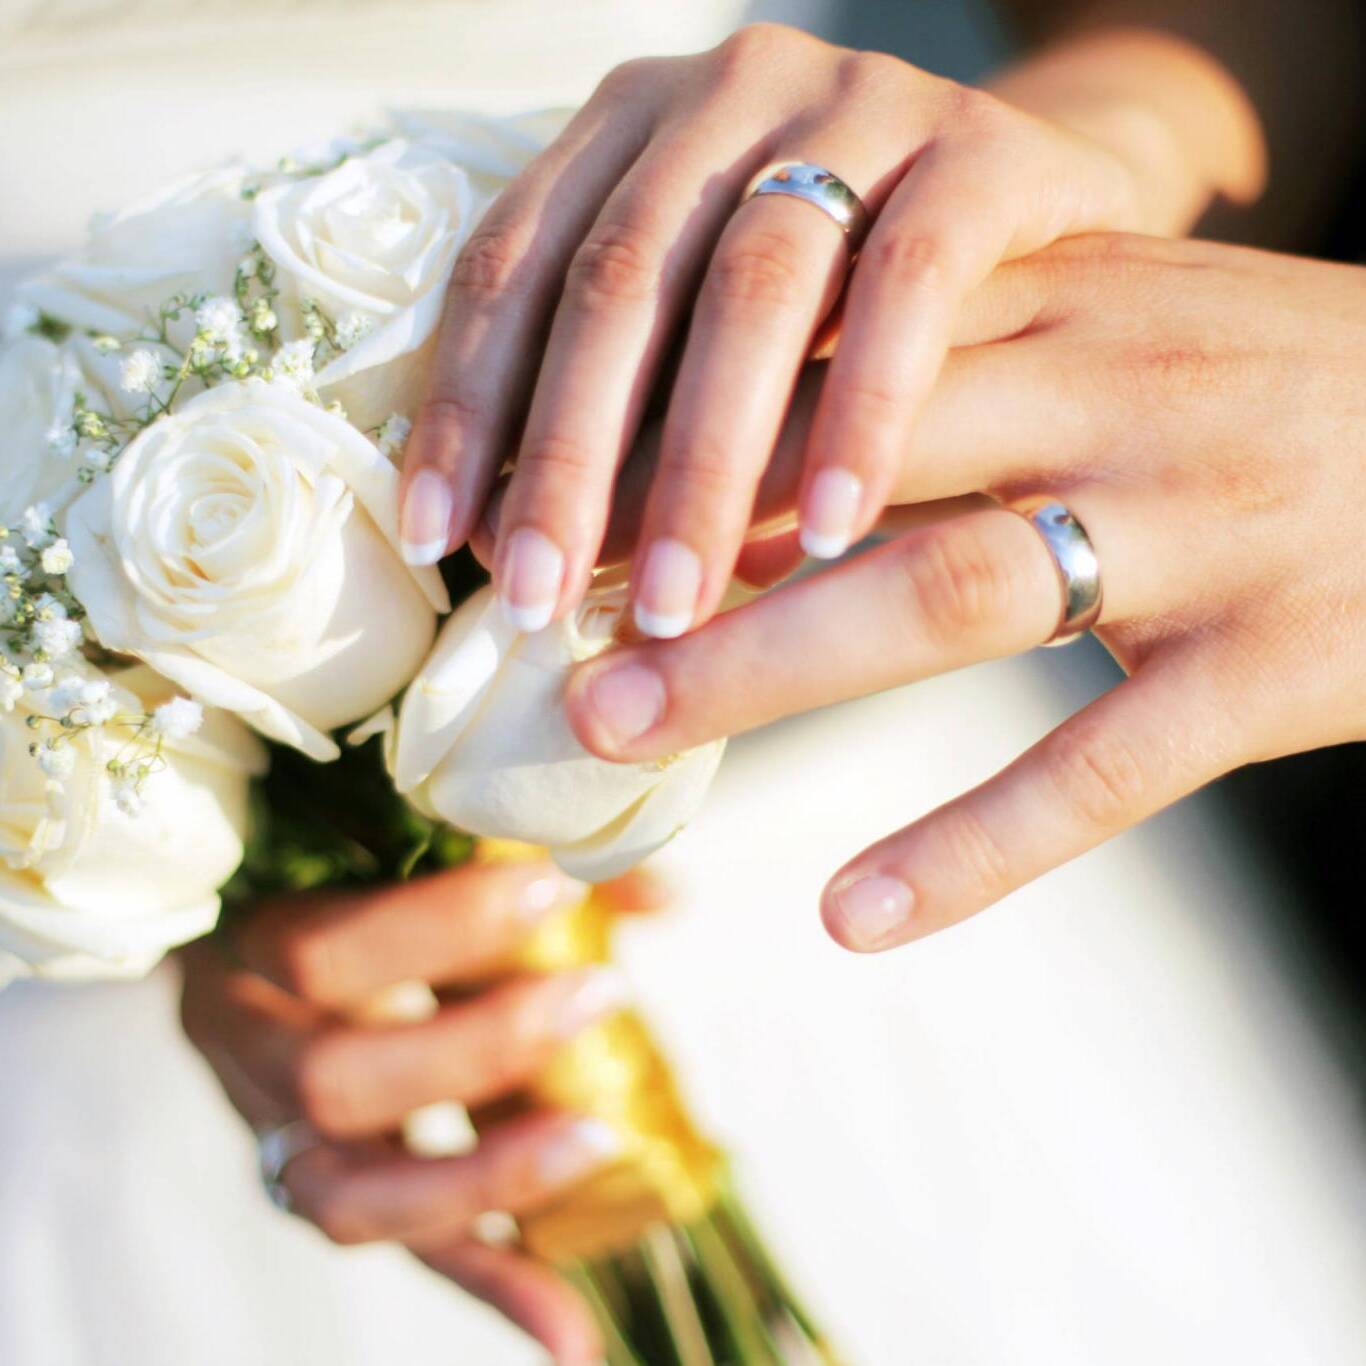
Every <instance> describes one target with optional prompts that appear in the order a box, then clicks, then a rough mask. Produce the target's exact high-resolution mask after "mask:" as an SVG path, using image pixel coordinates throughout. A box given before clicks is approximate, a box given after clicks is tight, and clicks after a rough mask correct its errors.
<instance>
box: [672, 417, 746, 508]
mask: <svg viewBox="0 0 1366 1366" xmlns="http://www.w3.org/2000/svg"><path fill="white" fill-rule="evenodd" d="M659 478H660V483H661V485H665V484H667V486H668V487H669V488H671V489H673V491H674V497H673V501H674V502H675V503H676V504H684V505H686V504H687V502H688V493H689V492H695V493H697V494H698V495H700V496H701V498H702V499H704V500H705V501H706V502H708V503H713V502H715V501H717V500H718V499H720V498H724V497H725V496H726V495H728V494H730V493H732V492H733V491H734V490H735V487H736V485H737V483H738V482H739V479H740V475H739V471H738V470H737V469H736V467H735V459H734V455H733V453H732V451H731V449H730V448H729V447H728V446H727V445H726V444H725V442H724V441H722V440H721V439H719V438H718V437H716V436H713V435H710V434H708V433H706V432H695V433H693V434H691V435H690V436H689V437H688V438H687V439H686V441H681V442H680V443H679V444H678V446H677V447H675V448H674V449H672V450H670V451H668V452H666V453H665V454H664V455H663V456H662V457H661V458H660V462H659Z"/></svg>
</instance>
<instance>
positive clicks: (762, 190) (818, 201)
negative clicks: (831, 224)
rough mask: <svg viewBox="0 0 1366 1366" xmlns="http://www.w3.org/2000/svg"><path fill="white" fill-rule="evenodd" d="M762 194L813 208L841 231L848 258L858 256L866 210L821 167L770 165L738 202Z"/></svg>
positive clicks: (865, 226) (864, 232)
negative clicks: (802, 202) (780, 196)
mask: <svg viewBox="0 0 1366 1366" xmlns="http://www.w3.org/2000/svg"><path fill="white" fill-rule="evenodd" d="M763 194H785V195H790V196H791V197H792V198H793V199H801V200H804V201H805V202H806V203H808V204H814V205H815V206H816V208H818V209H819V210H820V211H821V212H822V213H823V214H825V215H826V216H827V217H829V218H832V219H834V221H835V222H836V223H838V224H839V226H840V227H841V228H843V229H844V236H845V238H846V240H847V241H848V244H849V251H850V254H851V255H852V254H856V253H857V252H858V249H859V248H860V247H861V246H862V245H863V239H864V238H865V237H866V236H867V235H868V210H867V209H866V208H865V207H864V203H863V200H861V199H860V198H859V197H858V195H856V194H855V193H854V192H853V190H851V189H850V188H849V186H848V185H846V184H845V183H844V181H842V180H841V179H840V178H839V176H837V175H836V174H835V173H834V172H833V171H827V170H826V169H825V167H824V166H813V165H812V164H811V163H810V162H807V161H774V162H771V163H770V164H769V165H767V166H765V167H764V169H763V170H762V171H760V172H759V174H758V175H756V176H755V177H754V179H753V180H751V181H750V182H749V185H748V186H747V187H746V188H745V193H744V195H743V196H742V198H741V200H740V202H741V203H742V204H743V203H747V202H748V201H749V200H751V199H754V198H757V197H758V196H759V195H763Z"/></svg>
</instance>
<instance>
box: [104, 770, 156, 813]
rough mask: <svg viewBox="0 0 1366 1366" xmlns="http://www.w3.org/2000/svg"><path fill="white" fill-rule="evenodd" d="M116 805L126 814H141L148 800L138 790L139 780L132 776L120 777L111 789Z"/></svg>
mask: <svg viewBox="0 0 1366 1366" xmlns="http://www.w3.org/2000/svg"><path fill="white" fill-rule="evenodd" d="M109 792H110V795H111V796H112V797H113V799H114V805H115V806H117V807H118V809H119V810H120V811H122V812H123V814H124V815H125V816H134V817H136V816H140V815H142V813H143V811H144V810H145V809H146V806H147V801H146V799H145V798H144V797H143V795H142V793H141V792H139V791H138V785H137V782H136V781H135V780H134V779H131V778H119V779H118V780H117V781H115V783H114V785H113V786H112V787H111V788H110V789H109Z"/></svg>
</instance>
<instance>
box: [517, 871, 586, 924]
mask: <svg viewBox="0 0 1366 1366" xmlns="http://www.w3.org/2000/svg"><path fill="white" fill-rule="evenodd" d="M587 895H588V884H587V883H586V882H580V881H578V879H577V878H572V877H566V876H565V874H564V873H561V872H559V871H558V870H557V871H555V872H550V873H546V874H544V875H543V876H541V877H538V878H534V879H532V881H530V882H528V883H527V884H526V886H525V887H523V888H522V890H521V892H520V893H519V895H518V897H517V911H518V914H519V915H520V916H521V918H522V919H523V920H524V921H526V922H527V923H529V924H534V923H535V922H536V921H538V920H540V919H541V918H542V917H543V916H546V915H549V914H550V912H551V911H557V910H560V909H562V908H563V907H565V906H575V905H577V904H578V903H579V902H580V901H582V900H583V899H584V897H586V896H587Z"/></svg>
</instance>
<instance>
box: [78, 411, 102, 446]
mask: <svg viewBox="0 0 1366 1366" xmlns="http://www.w3.org/2000/svg"><path fill="white" fill-rule="evenodd" d="M76 430H77V432H79V433H80V434H81V436H83V437H85V439H86V440H87V441H102V440H103V439H104V438H105V437H106V436H108V435H109V428H108V427H107V426H106V425H105V421H104V419H103V418H102V417H101V416H100V415H99V414H98V413H92V412H91V411H90V409H89V408H82V409H81V411H80V412H78V413H77V414H76Z"/></svg>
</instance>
